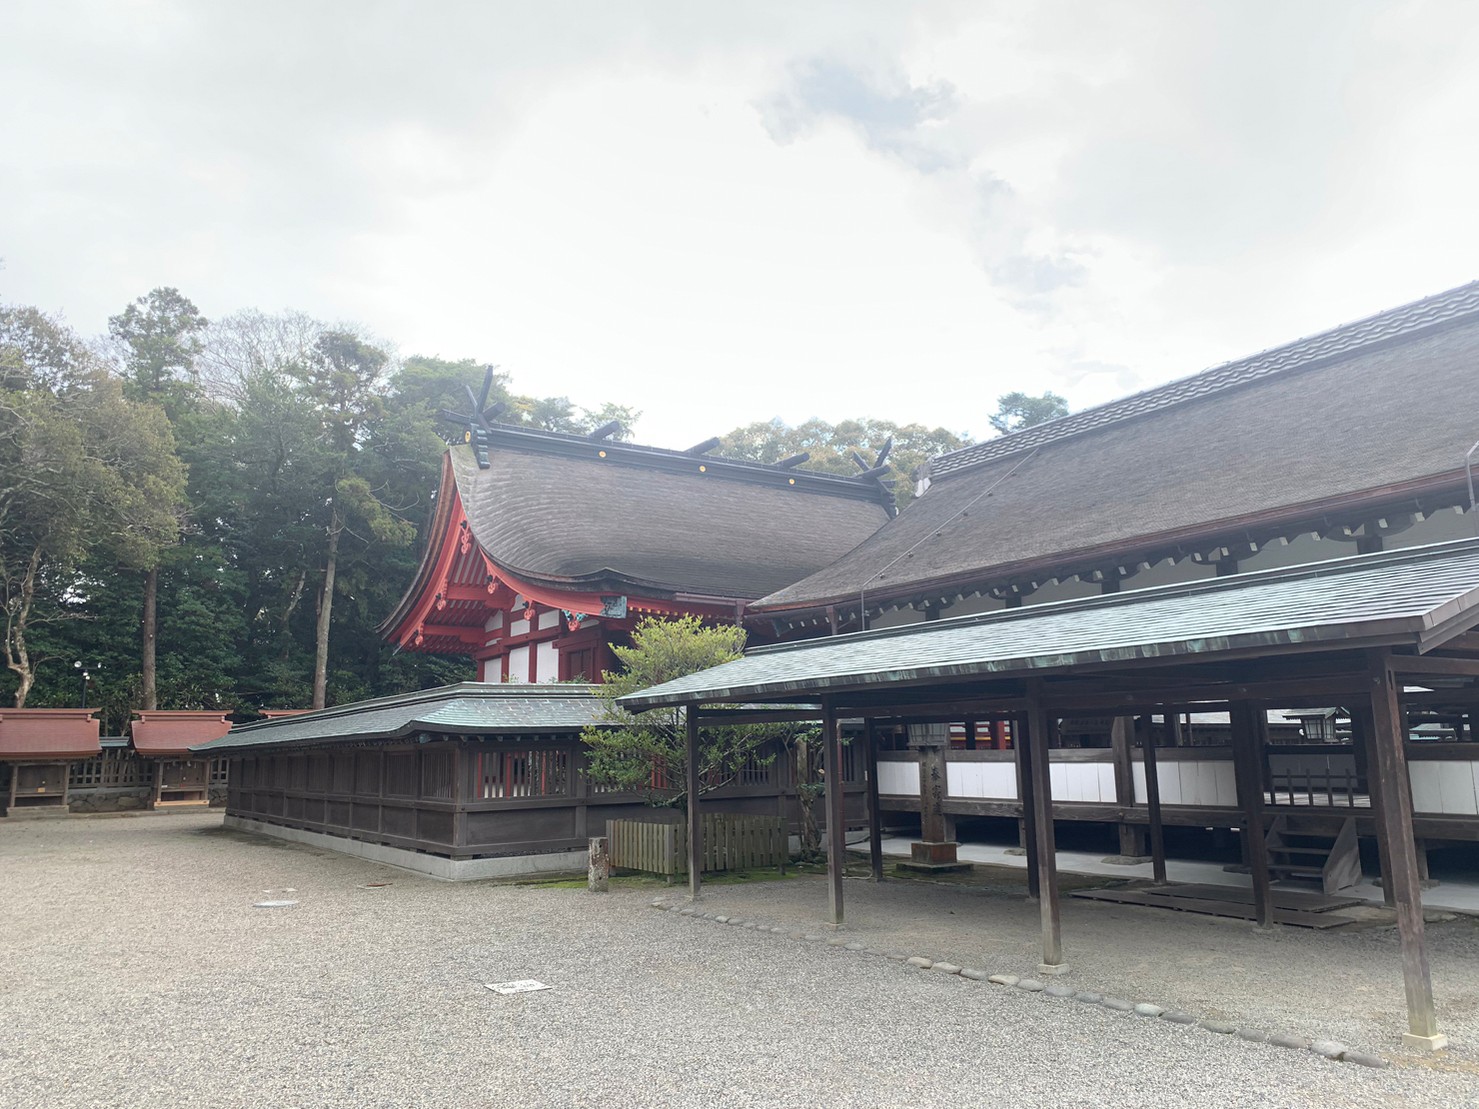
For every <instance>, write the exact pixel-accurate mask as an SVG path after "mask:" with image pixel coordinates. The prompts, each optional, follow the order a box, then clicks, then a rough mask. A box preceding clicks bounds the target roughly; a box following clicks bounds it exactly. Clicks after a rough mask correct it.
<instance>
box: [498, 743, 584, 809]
mask: <svg viewBox="0 0 1479 1109" xmlns="http://www.w3.org/2000/svg"><path fill="white" fill-rule="evenodd" d="M476 773H477V777H476V785H475V789H476V794H477V796H478V797H481V798H483V799H484V800H489V801H491V800H507V799H510V798H517V797H566V796H568V795H569V793H570V752H568V751H559V750H544V751H485V752H481V753H479V755H478V761H477V767H476Z"/></svg>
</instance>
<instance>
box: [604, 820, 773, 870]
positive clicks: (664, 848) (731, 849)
mask: <svg viewBox="0 0 1479 1109" xmlns="http://www.w3.org/2000/svg"><path fill="white" fill-rule="evenodd" d="M700 819H701V820H702V822H703V864H702V873H709V872H711V871H716V870H752V869H756V868H759V867H768V866H774V867H783V866H784V865H785V862H786V832H785V829H784V828H782V826H781V820H780V817H771V816H737V815H734V814H732V813H704V814H703V816H702V817H701V818H700ZM606 838H607V839H608V840H609V841H610V845H611V865H612V866H613V867H617V868H620V869H623V870H639V871H642V872H643V873H645V874H657V875H660V876H662V877H665V878H671V877H673V876H675V875H678V874H687V873H688V826H687V824H659V823H657V822H655V821H654V822H649V821H642V820H609V821H607V822H606Z"/></svg>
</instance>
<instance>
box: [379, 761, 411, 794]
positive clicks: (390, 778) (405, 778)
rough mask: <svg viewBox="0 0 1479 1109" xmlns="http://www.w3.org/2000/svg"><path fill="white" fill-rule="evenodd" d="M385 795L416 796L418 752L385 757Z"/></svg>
mask: <svg viewBox="0 0 1479 1109" xmlns="http://www.w3.org/2000/svg"><path fill="white" fill-rule="evenodd" d="M385 795H386V796H387V797H415V796H416V752H414V751H398V752H396V753H394V754H388V755H386V756H385Z"/></svg>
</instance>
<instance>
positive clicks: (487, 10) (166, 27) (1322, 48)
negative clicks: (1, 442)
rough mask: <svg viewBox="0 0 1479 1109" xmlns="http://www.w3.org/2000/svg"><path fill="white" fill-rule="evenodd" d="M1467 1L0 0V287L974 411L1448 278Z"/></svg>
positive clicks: (722, 400) (1470, 239) (1472, 244)
mask: <svg viewBox="0 0 1479 1109" xmlns="http://www.w3.org/2000/svg"><path fill="white" fill-rule="evenodd" d="M1476 41H1479V5H1474V4H1472V3H1467V2H1463V0H1455V2H1442V0H1415V2H1394V3H1373V2H1365V0H1331V2H1295V0H1281V2H1278V3H1263V2H1255V0H1228V2H1226V3H1213V2H1208V3H1194V4H1188V3H1182V2H1164V3H1155V2H1142V3H1090V2H1088V0H1081V2H1076V3H1034V4H1022V3H1020V2H1011V3H1000V4H993V3H981V2H976V3H960V4H956V3H945V2H941V3H917V4H899V3H891V2H890V3H863V2H859V0H849V2H846V3H837V4H826V3H808V4H795V3H790V2H778V3H762V2H753V0H751V2H737V0H726V2H723V3H696V2H691V0H689V2H673V3H614V2H605V3H597V2H591V3H551V2H545V3H523V4H498V3H486V2H478V3H451V2H441V3H436V4H426V3H419V4H410V3H408V4H395V3H374V2H366V0H356V2H342V3H313V2H293V3H280V2H262V0H254V2H253V3H210V2H205V0H193V2H184V0H106V2H101V3H95V4H87V3H68V2H63V0H51V2H39V3H31V2H29V0H8V2H7V3H6V4H5V5H4V8H3V9H0V258H3V260H4V269H3V270H0V299H4V300H6V301H10V302H19V303H31V304H36V305H38V306H40V307H42V308H44V309H47V310H50V311H58V312H61V313H62V314H64V315H65V316H66V318H67V319H68V320H69V321H70V322H71V323H72V324H73V325H74V326H76V327H77V328H78V329H80V330H82V331H84V332H88V333H93V332H100V331H102V330H103V329H104V328H105V327H106V320H107V317H108V316H109V315H110V314H113V313H116V312H118V311H119V310H121V308H122V307H123V306H124V304H126V303H127V302H128V301H129V300H130V299H132V298H133V297H136V296H138V295H140V294H142V293H144V292H146V291H148V290H149V289H150V288H152V287H154V286H156V285H175V286H178V287H179V288H180V289H181V290H182V291H183V292H185V293H186V294H187V295H188V296H190V297H191V298H192V299H194V300H195V302H196V303H197V304H199V305H200V307H201V309H202V310H203V311H204V312H205V313H206V314H207V315H209V316H219V315H224V314H227V313H229V312H232V311H235V310H238V309H242V308H260V309H262V310H265V311H274V310H278V309H283V308H290V307H291V308H296V309H301V310H303V311H306V312H308V313H310V314H313V315H316V316H319V317H321V318H324V319H327V320H331V321H334V320H354V321H358V322H361V323H363V324H364V325H366V326H368V327H369V328H370V329H371V330H373V331H374V332H376V333H378V334H381V335H385V336H388V337H389V338H391V339H392V340H394V341H395V342H396V343H397V344H398V347H399V349H400V351H401V353H403V354H413V353H423V354H439V355H442V356H444V357H448V358H462V357H473V358H477V359H479V360H482V361H490V362H495V363H498V364H500V365H501V366H502V367H503V368H504V369H505V370H507V371H509V372H510V373H511V374H512V376H513V384H514V386H515V388H517V389H519V390H521V391H525V392H531V393H537V394H568V395H569V396H570V397H572V398H573V399H574V400H575V401H576V402H577V403H582V404H586V405H590V406H594V405H596V404H598V403H599V402H601V401H603V400H613V401H617V402H619V403H625V404H630V405H633V406H635V407H637V408H639V409H641V410H642V411H643V412H644V413H645V416H644V418H643V420H642V422H641V423H640V424H639V425H638V428H637V434H638V438H640V439H643V440H645V441H648V442H653V443H657V444H660V445H665V446H678V447H681V446H687V445H689V444H690V443H693V442H696V441H698V440H700V439H703V438H705V437H706V436H708V435H709V434H714V433H718V432H722V431H726V430H728V429H729V428H731V427H733V426H735V425H737V424H739V423H742V422H748V421H750V420H756V419H767V418H770V417H772V416H779V417H780V418H782V419H784V420H786V421H787V422H790V423H795V422H798V421H800V420H804V419H806V418H808V417H811V416H821V417H823V418H826V419H831V420H836V419H841V418H844V417H847V416H857V415H870V416H878V417H885V418H892V419H896V420H900V421H911V420H919V421H923V422H926V423H928V424H930V425H936V424H943V425H945V426H947V427H951V428H953V429H955V430H958V431H969V432H971V433H973V434H975V435H978V436H982V435H985V434H988V433H989V429H988V427H987V424H986V416H987V414H988V413H989V412H990V411H991V410H992V409H993V407H994V399H995V397H996V396H997V395H999V394H1000V393H1002V392H1005V391H1007V390H1009V389H1015V388H1021V389H1025V390H1028V391H1031V392H1039V391H1041V390H1043V389H1054V390H1056V391H1058V392H1061V393H1063V394H1065V395H1066V396H1067V397H1068V398H1069V400H1070V402H1071V403H1072V404H1073V406H1074V407H1075V408H1077V407H1083V406H1085V405H1088V404H1092V403H1097V402H1099V401H1103V400H1107V399H1109V398H1111V397H1114V396H1117V395H1120V394H1123V393H1125V392H1128V391H1131V390H1134V389H1137V388H1143V387H1145V386H1148V385H1152V384H1155V383H1157V382H1160V381H1164V380H1167V379H1169V378H1172V377H1179V376H1182V375H1185V374H1187V373H1191V372H1194V371H1196V370H1200V369H1203V368H1205V367H1207V366H1209V365H1213V364H1215V363H1217V362H1221V361H1224V360H1226V359H1229V358H1236V357H1239V356H1242V355H1245V354H1250V353H1252V352H1254V351H1255V350H1257V349H1260V348H1262V347H1266V346H1271V345H1276V344H1278V343H1282V342H1285V341H1287V340H1290V339H1293V338H1296V337H1298V336H1300V335H1302V334H1307V333H1309V332H1312V331H1318V330H1323V329H1324V328H1326V327H1329V326H1333V325H1335V324H1338V323H1341V322H1344V321H1346V320H1349V319H1353V318H1356V317H1359V316H1362V315H1365V314H1368V313H1370V312H1373V311H1377V310H1380V309H1382V308H1386V307H1390V306H1393V305H1396V304H1399V303H1402V302H1404V301H1408V300H1412V299H1415V298H1417V297H1420V296H1424V295H1427V294H1429V293H1433V292H1438V291H1440V290H1442V289H1446V288H1449V287H1451V286H1454V285H1457V284H1461V283H1463V282H1465V281H1468V280H1471V279H1472V278H1474V277H1476V276H1479V272H1476V271H1479V266H1476V265H1475V262H1474V259H1475V257H1476V248H1479V218H1476V217H1475V215H1474V202H1473V190H1474V182H1475V177H1476V174H1475V169H1476V163H1479V154H1476V153H1475V150H1476V144H1475V141H1474V136H1475V135H1476V134H1479V65H1476V64H1475V57H1474V50H1473V43H1474V42H1476Z"/></svg>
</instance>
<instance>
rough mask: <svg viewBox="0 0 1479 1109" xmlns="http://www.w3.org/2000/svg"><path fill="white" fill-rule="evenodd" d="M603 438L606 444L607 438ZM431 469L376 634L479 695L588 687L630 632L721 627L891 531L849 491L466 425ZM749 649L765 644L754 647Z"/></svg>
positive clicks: (785, 467)
mask: <svg viewBox="0 0 1479 1109" xmlns="http://www.w3.org/2000/svg"><path fill="white" fill-rule="evenodd" d="M607 430H608V431H609V430H611V429H607ZM465 438H466V441H465V442H464V443H461V444H458V445H456V446H453V447H451V448H450V449H449V450H448V451H447V454H446V456H445V458H444V460H443V465H442V478H441V485H440V487H439V489H438V490H437V495H436V508H435V511H434V514H433V517H432V520H431V523H430V525H429V527H428V541H427V544H426V549H425V554H424V555H423V557H422V559H421V564H420V566H419V567H418V569H417V571H416V576H415V578H414V580H413V581H412V582H411V585H410V588H409V589H408V590H407V591H406V594H405V596H404V597H403V598H402V600H401V602H400V604H399V605H397V606H396V609H395V611H394V612H393V613H391V615H390V616H389V617H388V618H387V619H386V620H385V621H384V622H383V623H382V624H381V626H380V629H379V630H380V633H381V634H382V635H383V636H384V637H385V638H386V639H387V640H389V641H390V642H391V643H393V644H395V645H396V646H397V647H399V648H400V649H402V650H407V651H425V652H428V653H432V654H442V655H470V656H471V657H472V658H473V659H474V661H475V662H476V664H477V675H478V678H479V679H480V680H482V681H488V682H500V681H508V682H553V681H579V680H584V681H597V682H598V681H600V680H601V675H602V673H603V671H606V670H611V669H614V668H615V661H614V658H613V656H612V654H611V647H612V645H613V644H616V645H620V644H623V643H625V642H626V641H627V639H628V637H629V636H630V633H631V631H632V629H633V628H634V627H635V626H636V624H637V623H638V622H639V621H640V620H642V619H643V618H645V617H679V616H697V617H700V618H702V619H704V620H707V621H711V622H715V623H737V622H739V621H740V620H741V619H742V618H743V615H744V613H745V610H746V607H747V606H748V605H749V604H750V603H751V602H752V601H754V600H755V599H756V598H758V597H761V596H764V595H765V594H767V593H771V592H774V591H775V590H777V589H780V588H781V587H783V586H785V585H788V584H790V583H791V582H793V581H796V580H798V579H800V578H804V577H806V576H807V575H809V574H812V573H814V572H815V571H817V570H820V569H821V568H822V567H823V566H826V565H828V564H829V563H831V562H833V561H835V560H836V559H838V558H840V557H841V556H842V555H844V554H846V553H847V552H848V551H849V550H851V549H852V548H853V547H855V546H857V545H858V543H860V542H861V541H862V540H863V539H865V538H866V537H867V536H868V535H870V534H872V533H873V532H874V531H876V530H877V529H878V528H879V527H880V526H881V525H882V524H884V523H885V522H886V521H887V520H888V519H889V518H890V516H891V515H892V513H893V496H892V493H891V491H890V489H889V484H888V481H887V478H886V477H885V474H886V467H885V466H882V465H878V466H874V467H872V468H871V469H870V470H869V471H868V472H865V473H860V474H858V475H856V476H838V475H833V474H825V473H818V472H814V471H810V470H806V469H802V468H801V464H802V463H804V462H805V461H806V460H807V459H806V456H805V455H799V456H797V457H796V458H793V459H788V460H786V461H784V462H781V463H779V464H776V465H765V464H761V463H754V462H741V461H736V460H734V459H727V458H718V457H714V456H712V455H710V454H709V453H708V452H709V451H710V450H712V449H714V447H716V446H717V445H718V440H710V441H708V442H706V443H702V444H700V445H699V446H698V447H695V448H693V449H691V450H688V451H677V450H663V449H660V448H657V447H647V446H638V445H635V444H631V443H623V442H617V441H614V440H611V439H609V438H605V437H602V436H601V435H599V434H598V435H593V436H578V435H565V434H558V433H554V432H546V431H537V430H532V429H529V428H524V427H516V426H510V425H505V424H489V423H484V422H476V421H473V422H470V426H469V427H468V429H467V432H466V435H465ZM760 638H761V639H762V640H763V639H768V638H773V637H772V636H770V635H768V634H766V629H765V628H762V629H761V631H760Z"/></svg>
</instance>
